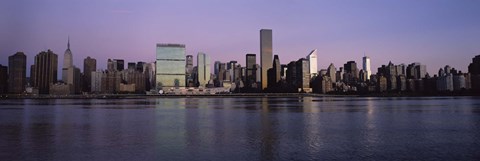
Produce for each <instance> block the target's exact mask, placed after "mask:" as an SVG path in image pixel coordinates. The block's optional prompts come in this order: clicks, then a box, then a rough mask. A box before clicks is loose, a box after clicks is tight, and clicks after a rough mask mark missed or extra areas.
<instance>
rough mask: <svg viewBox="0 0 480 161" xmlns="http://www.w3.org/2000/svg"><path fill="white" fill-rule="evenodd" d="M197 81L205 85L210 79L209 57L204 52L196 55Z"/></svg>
mask: <svg viewBox="0 0 480 161" xmlns="http://www.w3.org/2000/svg"><path fill="white" fill-rule="evenodd" d="M197 70H198V83H199V85H200V86H202V87H206V86H207V84H208V81H209V80H210V57H209V56H208V55H207V54H205V53H198V55H197Z"/></svg>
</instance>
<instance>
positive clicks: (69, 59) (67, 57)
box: [62, 38, 73, 83]
mask: <svg viewBox="0 0 480 161" xmlns="http://www.w3.org/2000/svg"><path fill="white" fill-rule="evenodd" d="M71 67H73V56H72V51H71V50H70V38H68V43H67V50H65V54H64V55H63V68H62V80H63V82H65V83H66V82H68V81H69V80H68V76H69V75H72V73H71V74H68V71H69V70H68V68H71ZM70 71H72V70H70Z"/></svg>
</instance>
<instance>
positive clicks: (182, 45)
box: [157, 43, 185, 48]
mask: <svg viewBox="0 0 480 161" xmlns="http://www.w3.org/2000/svg"><path fill="white" fill-rule="evenodd" d="M157 47H180V48H184V47H185V44H161V43H157Z"/></svg>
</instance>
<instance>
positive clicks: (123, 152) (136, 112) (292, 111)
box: [0, 97, 480, 160]
mask: <svg viewBox="0 0 480 161" xmlns="http://www.w3.org/2000/svg"><path fill="white" fill-rule="evenodd" d="M479 114H480V99H478V98H475V97H422V98H364V97H358V98H356V97H285V98H280V97H279V98H266V97H263V98H198V97H191V98H158V99H85V100H83V99H79V100H68V99H57V100H55V99H52V100H2V101H1V102H0V129H1V130H0V158H2V159H1V160H393V159H395V160H478V159H480V154H479V153H478V150H480V149H479V147H480V115H479Z"/></svg>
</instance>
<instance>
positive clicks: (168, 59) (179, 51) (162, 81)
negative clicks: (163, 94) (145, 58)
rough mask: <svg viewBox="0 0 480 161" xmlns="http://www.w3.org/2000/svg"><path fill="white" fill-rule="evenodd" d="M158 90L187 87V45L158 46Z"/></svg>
mask: <svg viewBox="0 0 480 161" xmlns="http://www.w3.org/2000/svg"><path fill="white" fill-rule="evenodd" d="M156 51H157V53H156V54H157V61H156V62H157V64H156V85H157V89H163V90H167V89H170V88H179V87H185V63H186V62H185V45H183V44H157V49H156Z"/></svg>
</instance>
